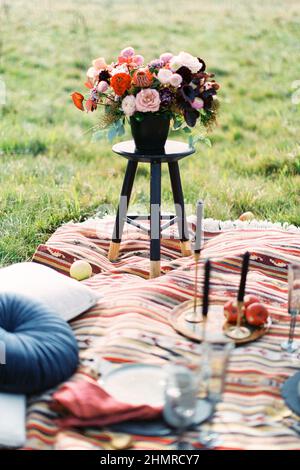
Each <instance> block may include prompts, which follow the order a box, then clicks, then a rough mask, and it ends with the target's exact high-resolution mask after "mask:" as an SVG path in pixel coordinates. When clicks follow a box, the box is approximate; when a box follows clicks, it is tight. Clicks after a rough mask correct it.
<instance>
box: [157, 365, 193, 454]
mask: <svg viewBox="0 0 300 470" xmlns="http://www.w3.org/2000/svg"><path fill="white" fill-rule="evenodd" d="M197 392H198V380H197V378H196V375H195V374H194V373H193V372H192V371H191V370H190V369H188V367H186V366H185V365H181V364H179V365H173V366H171V367H170V368H169V373H168V375H167V380H166V387H165V405H164V410H163V416H164V419H165V421H166V422H167V423H168V424H169V425H170V426H171V427H173V428H175V429H176V431H177V432H176V433H177V442H176V449H177V450H189V449H192V448H193V447H191V446H190V445H189V444H188V443H187V442H185V441H184V433H185V431H186V430H187V429H188V428H189V427H190V426H191V425H192V424H193V423H194V418H195V414H196V406H197Z"/></svg>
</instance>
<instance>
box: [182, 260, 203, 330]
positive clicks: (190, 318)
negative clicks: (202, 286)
mask: <svg viewBox="0 0 300 470" xmlns="http://www.w3.org/2000/svg"><path fill="white" fill-rule="evenodd" d="M194 259H195V281H194V305H193V310H188V311H187V312H186V314H185V316H184V319H185V321H187V322H189V323H201V322H202V321H203V317H202V313H201V312H200V311H199V309H197V293H198V273H199V259H200V252H199V253H196V252H195V253H194Z"/></svg>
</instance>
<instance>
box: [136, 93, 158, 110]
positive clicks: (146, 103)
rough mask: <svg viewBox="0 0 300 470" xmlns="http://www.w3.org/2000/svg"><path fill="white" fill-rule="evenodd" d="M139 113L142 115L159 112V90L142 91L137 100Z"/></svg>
mask: <svg viewBox="0 0 300 470" xmlns="http://www.w3.org/2000/svg"><path fill="white" fill-rule="evenodd" d="M135 105H136V109H137V111H140V112H142V113H149V112H150V113H155V112H156V111H158V110H159V106H160V97H159V93H158V91H157V90H154V89H151V88H145V89H144V90H141V91H140V92H139V93H138V94H137V95H136V98H135Z"/></svg>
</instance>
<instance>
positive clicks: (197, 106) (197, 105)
mask: <svg viewBox="0 0 300 470" xmlns="http://www.w3.org/2000/svg"><path fill="white" fill-rule="evenodd" d="M191 106H192V108H194V109H202V108H203V106H204V101H203V100H202V99H201V98H195V99H194V101H193V102H192V103H191Z"/></svg>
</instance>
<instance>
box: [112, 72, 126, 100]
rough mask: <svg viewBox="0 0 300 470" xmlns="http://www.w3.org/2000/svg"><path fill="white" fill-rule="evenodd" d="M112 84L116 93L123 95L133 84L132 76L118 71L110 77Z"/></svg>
mask: <svg viewBox="0 0 300 470" xmlns="http://www.w3.org/2000/svg"><path fill="white" fill-rule="evenodd" d="M110 86H111V87H112V88H113V90H114V92H115V93H116V95H118V96H122V95H124V93H125V91H126V90H128V88H130V86H131V77H130V75H128V74H127V73H116V74H115V75H113V76H112V77H111V79H110Z"/></svg>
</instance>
